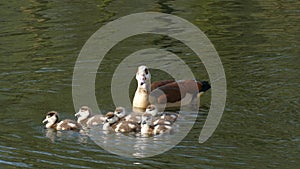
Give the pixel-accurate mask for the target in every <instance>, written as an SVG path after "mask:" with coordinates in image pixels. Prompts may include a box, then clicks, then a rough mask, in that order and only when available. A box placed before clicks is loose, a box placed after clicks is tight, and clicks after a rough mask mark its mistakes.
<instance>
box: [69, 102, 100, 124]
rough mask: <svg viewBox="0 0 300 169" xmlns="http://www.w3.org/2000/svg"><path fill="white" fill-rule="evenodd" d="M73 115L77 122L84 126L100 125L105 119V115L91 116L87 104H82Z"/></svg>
mask: <svg viewBox="0 0 300 169" xmlns="http://www.w3.org/2000/svg"><path fill="white" fill-rule="evenodd" d="M75 116H76V117H77V123H79V124H81V125H83V126H86V127H91V126H96V125H100V124H103V123H104V121H105V117H104V116H103V115H101V114H97V115H94V116H93V115H92V111H91V109H90V108H89V107H88V106H82V107H81V108H80V109H79V111H78V112H77V113H76V114H75Z"/></svg>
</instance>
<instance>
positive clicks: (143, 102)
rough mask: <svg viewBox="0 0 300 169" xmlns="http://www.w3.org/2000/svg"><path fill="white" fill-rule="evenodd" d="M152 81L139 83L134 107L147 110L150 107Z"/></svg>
mask: <svg viewBox="0 0 300 169" xmlns="http://www.w3.org/2000/svg"><path fill="white" fill-rule="evenodd" d="M150 85H151V82H150V79H148V80H145V81H143V82H141V81H138V87H137V89H136V91H135V95H134V98H133V107H135V108H143V109H145V108H146V107H147V106H148V105H149V98H148V97H149V94H150V92H151V86H150Z"/></svg>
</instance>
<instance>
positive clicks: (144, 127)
mask: <svg viewBox="0 0 300 169" xmlns="http://www.w3.org/2000/svg"><path fill="white" fill-rule="evenodd" d="M152 119H153V116H152V115H151V114H148V113H145V114H144V115H143V116H142V122H141V134H142V135H158V134H163V133H169V132H170V131H171V130H172V126H171V125H167V124H156V125H152V123H153V121H152Z"/></svg>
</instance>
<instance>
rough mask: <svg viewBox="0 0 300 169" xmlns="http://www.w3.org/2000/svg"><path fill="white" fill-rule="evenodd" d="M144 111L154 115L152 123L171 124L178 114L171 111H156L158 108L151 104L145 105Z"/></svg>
mask: <svg viewBox="0 0 300 169" xmlns="http://www.w3.org/2000/svg"><path fill="white" fill-rule="evenodd" d="M145 113H149V114H151V115H152V116H153V117H156V119H154V122H153V124H154V125H156V124H169V125H171V124H173V123H174V122H175V121H176V120H177V118H178V116H179V115H178V114H177V113H172V112H158V108H157V107H156V106H155V105H153V104H151V105H149V106H147V108H146V111H145Z"/></svg>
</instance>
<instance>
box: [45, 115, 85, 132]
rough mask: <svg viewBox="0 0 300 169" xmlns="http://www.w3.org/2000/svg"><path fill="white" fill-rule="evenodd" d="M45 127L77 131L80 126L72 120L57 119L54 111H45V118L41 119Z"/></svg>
mask: <svg viewBox="0 0 300 169" xmlns="http://www.w3.org/2000/svg"><path fill="white" fill-rule="evenodd" d="M42 123H43V124H45V126H46V128H53V129H55V130H75V131H79V130H80V128H81V126H80V124H78V123H76V122H75V121H73V120H70V119H65V120H62V121H59V120H58V113H57V112H56V111H50V112H48V113H47V115H46V118H45V119H44V120H43V121H42Z"/></svg>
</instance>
